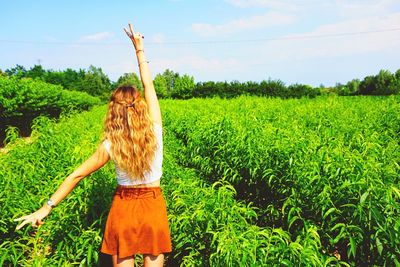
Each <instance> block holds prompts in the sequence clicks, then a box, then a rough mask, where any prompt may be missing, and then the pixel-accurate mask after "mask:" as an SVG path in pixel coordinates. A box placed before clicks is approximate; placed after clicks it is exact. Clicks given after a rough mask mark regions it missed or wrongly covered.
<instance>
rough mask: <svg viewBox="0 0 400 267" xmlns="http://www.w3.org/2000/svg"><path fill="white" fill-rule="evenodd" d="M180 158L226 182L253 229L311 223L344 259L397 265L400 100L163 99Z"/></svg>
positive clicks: (293, 228)
mask: <svg viewBox="0 0 400 267" xmlns="http://www.w3.org/2000/svg"><path fill="white" fill-rule="evenodd" d="M164 112H165V113H166V114H173V119H171V120H170V124H169V130H170V131H173V133H174V135H175V136H176V137H177V138H178V139H179V140H181V143H182V145H181V146H180V147H179V151H178V153H177V154H176V155H177V156H178V158H177V159H178V162H179V163H180V164H182V165H185V166H188V167H191V168H195V169H197V170H199V171H200V174H201V176H203V177H205V178H206V179H207V180H208V181H209V182H210V183H214V182H217V181H219V182H229V183H230V184H232V185H233V186H234V188H235V190H236V191H237V198H238V199H241V200H245V201H246V202H247V203H253V204H254V205H255V206H256V207H258V208H259V210H258V221H257V224H258V225H259V226H261V227H272V228H277V227H279V228H282V229H283V230H284V231H287V232H288V233H290V236H291V238H292V239H293V238H296V236H298V234H299V233H302V232H304V229H308V227H310V225H312V226H313V227H315V229H316V232H317V233H318V234H319V236H320V238H321V244H322V247H323V249H324V251H326V252H328V253H329V254H334V255H337V256H338V257H340V258H341V259H342V260H343V261H345V262H347V263H348V264H350V265H352V266H364V265H369V266H372V265H375V266H393V265H396V266H399V265H400V262H399V260H398V259H399V258H400V239H399V238H398V237H399V235H400V188H399V183H400V175H399V174H400V167H399V166H400V161H399V159H400V149H399V142H400V138H399V135H398V133H399V132H400V98H399V96H390V97H367V96H356V97H337V96H335V95H333V96H330V97H317V98H315V99H305V98H303V99H288V100H282V99H277V98H275V99H272V98H271V99H268V98H257V97H244V96H242V97H239V98H236V99H232V100H226V99H218V98H215V99H208V100H204V99H192V100H187V101H176V100H175V101H170V102H165V111H164Z"/></svg>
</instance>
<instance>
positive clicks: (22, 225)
mask: <svg viewBox="0 0 400 267" xmlns="http://www.w3.org/2000/svg"><path fill="white" fill-rule="evenodd" d="M27 223H29V221H28V220H25V221H23V222H22V223H21V224H19V225H18V226H17V227H16V228H15V230H19V229H21V228H22V227H24V225H25V224H27Z"/></svg>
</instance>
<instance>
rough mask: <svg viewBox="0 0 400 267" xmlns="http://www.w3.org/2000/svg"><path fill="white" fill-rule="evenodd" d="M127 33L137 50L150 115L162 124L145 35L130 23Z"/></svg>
mask: <svg viewBox="0 0 400 267" xmlns="http://www.w3.org/2000/svg"><path fill="white" fill-rule="evenodd" d="M124 30H125V32H126V34H127V35H128V37H129V38H130V39H131V40H132V43H133V46H134V47H135V50H136V58H137V62H138V65H139V71H140V78H141V80H142V84H143V88H144V96H145V99H146V103H147V105H148V106H149V113H150V117H151V118H152V119H153V121H154V122H156V123H158V124H160V125H162V120H161V111H160V105H159V103H158V98H157V94H156V91H155V89H154V84H153V79H152V77H151V73H150V69H149V64H148V61H147V60H146V55H145V52H144V46H143V36H142V35H141V34H140V32H136V33H135V32H134V31H133V29H132V25H131V24H130V23H129V31H128V30H127V29H125V28H124Z"/></svg>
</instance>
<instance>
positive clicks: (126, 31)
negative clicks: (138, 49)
mask: <svg viewBox="0 0 400 267" xmlns="http://www.w3.org/2000/svg"><path fill="white" fill-rule="evenodd" d="M124 31H125V33H126V34H127V35H128V36H129V37H130V35H131V34H130V33H129V32H128V30H127V29H125V28H124Z"/></svg>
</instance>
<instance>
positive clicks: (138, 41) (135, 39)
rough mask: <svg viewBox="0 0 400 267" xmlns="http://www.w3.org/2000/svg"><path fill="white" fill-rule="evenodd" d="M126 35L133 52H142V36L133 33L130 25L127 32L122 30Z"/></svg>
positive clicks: (138, 33)
mask: <svg viewBox="0 0 400 267" xmlns="http://www.w3.org/2000/svg"><path fill="white" fill-rule="evenodd" d="M124 31H125V32H126V35H128V37H129V38H130V39H131V41H132V43H133V46H134V47H135V50H136V51H138V50H143V38H144V36H143V35H141V34H140V32H136V33H135V32H134V31H133V29H132V25H131V24H130V23H129V31H128V30H127V29H125V28H124Z"/></svg>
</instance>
